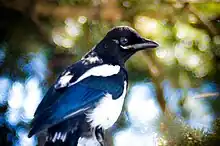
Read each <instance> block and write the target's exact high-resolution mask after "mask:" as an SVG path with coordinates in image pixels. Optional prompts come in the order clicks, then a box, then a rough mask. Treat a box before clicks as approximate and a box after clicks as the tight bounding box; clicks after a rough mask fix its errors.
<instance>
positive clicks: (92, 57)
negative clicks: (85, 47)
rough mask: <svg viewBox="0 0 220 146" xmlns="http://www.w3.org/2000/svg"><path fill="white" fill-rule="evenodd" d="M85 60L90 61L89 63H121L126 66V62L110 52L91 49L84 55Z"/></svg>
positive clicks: (120, 64)
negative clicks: (103, 52)
mask: <svg viewBox="0 0 220 146" xmlns="http://www.w3.org/2000/svg"><path fill="white" fill-rule="evenodd" d="M83 60H86V61H88V62H89V63H94V64H100V65H101V64H111V65H119V66H121V67H124V62H123V61H120V60H119V59H117V57H114V56H111V55H109V54H104V55H103V54H99V53H97V52H96V51H95V50H91V51H90V52H88V53H87V54H86V55H85V56H84V57H83Z"/></svg>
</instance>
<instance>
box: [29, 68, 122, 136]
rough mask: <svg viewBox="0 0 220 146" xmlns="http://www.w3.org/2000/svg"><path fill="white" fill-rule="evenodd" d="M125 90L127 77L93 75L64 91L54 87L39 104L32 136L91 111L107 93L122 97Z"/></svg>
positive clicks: (119, 75)
mask: <svg viewBox="0 0 220 146" xmlns="http://www.w3.org/2000/svg"><path fill="white" fill-rule="evenodd" d="M123 89H124V74H123V73H121V71H120V72H119V73H118V74H114V75H112V76H107V77H102V76H89V77H87V78H85V79H83V80H81V81H80V82H77V83H76V84H73V85H71V86H69V87H66V88H62V89H59V90H57V89H55V88H54V87H51V88H50V89H49V91H48V92H47V94H46V96H45V98H44V100H43V101H42V103H41V104H40V105H39V107H38V109H37V112H36V114H35V117H34V119H33V122H32V129H31V131H30V133H29V136H31V135H33V134H35V133H38V132H40V131H42V130H44V129H47V128H49V127H51V126H53V125H55V124H58V123H60V122H62V121H64V120H66V119H68V118H70V117H74V116H76V115H78V114H80V113H82V112H84V111H86V110H88V109H90V108H92V107H93V106H94V105H95V103H96V102H98V101H99V100H100V99H101V98H102V97H104V96H105V95H106V94H107V93H109V94H111V95H112V97H113V98H118V97H119V96H120V95H121V94H122V92H123Z"/></svg>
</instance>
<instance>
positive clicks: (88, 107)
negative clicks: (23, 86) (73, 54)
mask: <svg viewBox="0 0 220 146" xmlns="http://www.w3.org/2000/svg"><path fill="white" fill-rule="evenodd" d="M154 47H157V44H156V43H155V42H153V41H150V40H146V39H143V38H142V37H140V36H139V35H138V34H137V32H135V31H134V30H133V29H131V28H129V27H116V28H114V29H112V30H111V31H110V32H109V33H107V35H106V36H105V37H104V39H103V40H102V41H100V42H99V43H98V44H97V45H96V46H95V47H94V48H93V49H92V50H91V51H90V52H88V53H87V54H86V55H85V56H84V57H83V58H82V59H81V60H80V61H78V62H76V63H75V64H73V65H71V66H70V67H68V68H67V69H66V70H65V71H64V72H63V73H62V74H61V75H60V76H59V77H58V79H57V81H56V82H55V84H54V85H52V87H51V88H50V89H49V90H48V92H47V93H46V95H45V97H44V98H43V100H42V101H41V103H40V104H39V106H38V108H37V110H36V112H35V115H34V119H33V121H32V128H31V130H30V133H29V137H31V136H32V135H34V134H37V133H40V132H42V131H46V132H47V142H46V144H45V145H55V146H56V145H67V146H77V145H78V143H81V144H85V145H91V142H93V141H97V145H103V139H104V133H103V130H104V129H107V128H109V127H111V125H112V124H114V122H115V121H116V120H117V118H118V116H119V114H120V112H121V109H122V105H123V102H124V97H125V95H126V91H127V83H128V76H127V71H126V69H125V67H124V63H125V62H126V61H127V60H128V58H129V57H130V56H132V55H133V54H134V53H135V52H137V51H139V50H142V49H145V48H154ZM111 112H112V113H111ZM111 114H112V115H111ZM102 118H103V119H102ZM88 142H90V144H88ZM92 145H94V144H92Z"/></svg>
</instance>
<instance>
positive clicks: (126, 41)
mask: <svg viewBox="0 0 220 146" xmlns="http://www.w3.org/2000/svg"><path fill="white" fill-rule="evenodd" d="M120 43H121V44H122V45H125V44H127V43H128V39H127V38H125V37H121V38H120Z"/></svg>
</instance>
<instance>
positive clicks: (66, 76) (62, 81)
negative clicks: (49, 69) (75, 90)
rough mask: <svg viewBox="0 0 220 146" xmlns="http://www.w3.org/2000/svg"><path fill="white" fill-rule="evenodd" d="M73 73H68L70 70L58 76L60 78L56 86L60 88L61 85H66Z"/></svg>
mask: <svg viewBox="0 0 220 146" xmlns="http://www.w3.org/2000/svg"><path fill="white" fill-rule="evenodd" d="M73 76H74V75H73V74H70V72H69V71H68V72H66V73H65V74H64V75H63V76H61V77H60V79H59V80H58V82H57V84H56V86H59V88H62V87H66V86H67V85H68V84H69V82H70V80H71V79H72V77H73Z"/></svg>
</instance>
